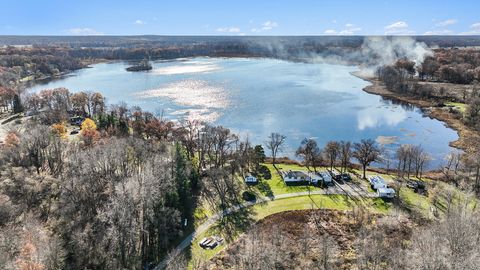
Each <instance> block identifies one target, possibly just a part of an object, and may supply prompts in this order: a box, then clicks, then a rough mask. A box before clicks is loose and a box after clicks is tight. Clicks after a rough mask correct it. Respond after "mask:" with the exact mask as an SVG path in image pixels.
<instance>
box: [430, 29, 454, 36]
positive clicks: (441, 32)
mask: <svg viewBox="0 0 480 270" xmlns="http://www.w3.org/2000/svg"><path fill="white" fill-rule="evenodd" d="M423 34H424V35H427V36H431V35H439V36H442V35H452V34H453V31H452V30H448V29H441V30H432V31H427V32H425V33H423Z"/></svg>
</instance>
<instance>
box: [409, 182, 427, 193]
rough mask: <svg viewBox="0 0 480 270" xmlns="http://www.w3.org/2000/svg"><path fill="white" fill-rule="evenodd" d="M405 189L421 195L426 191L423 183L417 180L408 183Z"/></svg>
mask: <svg viewBox="0 0 480 270" xmlns="http://www.w3.org/2000/svg"><path fill="white" fill-rule="evenodd" d="M407 187H409V188H411V189H413V190H414V191H415V192H416V193H423V192H426V191H427V186H426V185H425V182H423V181H418V180H411V181H408V182H407Z"/></svg>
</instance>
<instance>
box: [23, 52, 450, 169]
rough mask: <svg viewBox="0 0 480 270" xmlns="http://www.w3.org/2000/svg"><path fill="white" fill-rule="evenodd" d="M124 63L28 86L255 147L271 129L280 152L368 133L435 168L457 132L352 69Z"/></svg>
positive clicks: (273, 63) (224, 62)
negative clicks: (100, 98) (192, 121)
mask: <svg viewBox="0 0 480 270" xmlns="http://www.w3.org/2000/svg"><path fill="white" fill-rule="evenodd" d="M126 67H128V64H127V63H123V62H115V63H104V64H96V65H93V66H92V68H88V69H82V70H79V71H76V72H75V73H74V74H73V76H69V77H66V78H63V79H60V80H54V81H51V82H48V83H45V84H37V85H35V86H33V87H31V89H32V90H33V91H39V90H41V89H47V88H56V87H67V88H69V89H70V90H71V91H73V92H76V91H84V90H88V91H99V92H102V93H103V94H104V95H105V96H106V97H107V101H108V103H109V104H114V103H118V102H121V101H125V102H127V103H128V104H129V105H138V106H141V107H142V108H143V109H144V110H148V111H151V112H153V113H156V114H159V115H160V114H163V115H164V116H165V117H167V118H170V119H179V118H186V117H189V118H196V119H201V120H204V121H208V122H211V123H214V124H219V125H223V126H225V127H229V128H231V129H232V130H233V131H235V132H237V133H239V134H240V135H242V136H244V137H246V136H248V137H249V139H250V140H251V141H252V142H253V143H256V144H261V143H263V142H265V141H266V139H267V137H268V134H270V133H271V132H280V133H282V134H285V135H286V136H287V147H286V149H285V151H284V153H283V155H288V156H290V157H293V156H294V152H295V149H296V148H297V147H298V145H299V143H300V142H301V140H302V139H304V138H311V137H313V138H316V139H317V141H318V142H319V144H320V145H322V146H323V145H324V144H325V143H326V142H327V141H329V140H350V141H359V140H360V139H363V138H372V139H375V140H377V141H378V142H381V143H384V144H385V147H386V148H387V149H389V150H390V151H394V149H395V148H396V147H397V146H398V145H400V144H421V145H422V146H423V147H424V148H425V149H426V150H427V151H428V152H429V153H430V154H431V155H432V156H433V158H434V161H433V162H432V166H438V165H439V164H440V162H442V159H443V157H444V156H445V155H446V154H447V153H448V152H449V151H451V150H452V149H451V148H450V147H449V145H448V143H449V142H450V141H454V140H456V139H457V138H458V136H457V133H456V132H455V131H453V130H451V129H449V128H447V127H445V125H444V124H443V123H442V122H440V121H437V120H435V119H430V118H428V117H424V116H423V114H422V113H421V111H420V110H419V109H418V108H414V107H408V106H407V107H406V106H401V105H398V104H393V103H392V102H391V101H387V100H384V99H383V98H381V97H380V96H376V95H371V94H368V93H366V92H364V91H362V88H363V87H365V86H367V85H368V82H366V81H363V80H361V79H359V78H357V77H355V76H352V75H351V74H350V72H353V71H356V70H357V68H356V67H351V66H339V65H329V64H307V63H293V62H287V61H281V60H275V59H255V58H253V59H251V58H249V59H243V58H233V59H232V58H192V59H179V60H174V61H158V62H155V63H154V64H153V67H154V68H153V70H152V71H149V72H127V71H126V70H125V68H126Z"/></svg>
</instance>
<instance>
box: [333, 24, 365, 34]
mask: <svg viewBox="0 0 480 270" xmlns="http://www.w3.org/2000/svg"><path fill="white" fill-rule="evenodd" d="M359 31H362V28H360V27H358V26H356V25H355V24H352V23H347V24H345V28H344V29H342V30H340V31H337V30H334V29H327V30H325V32H324V34H326V35H354V34H355V33H356V32H359Z"/></svg>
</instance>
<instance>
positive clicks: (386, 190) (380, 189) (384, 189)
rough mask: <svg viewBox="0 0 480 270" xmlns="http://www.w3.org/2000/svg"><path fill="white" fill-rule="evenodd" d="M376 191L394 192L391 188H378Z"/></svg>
mask: <svg viewBox="0 0 480 270" xmlns="http://www.w3.org/2000/svg"><path fill="white" fill-rule="evenodd" d="M377 192H378V193H393V194H395V190H394V189H393V188H378V189H377Z"/></svg>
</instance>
